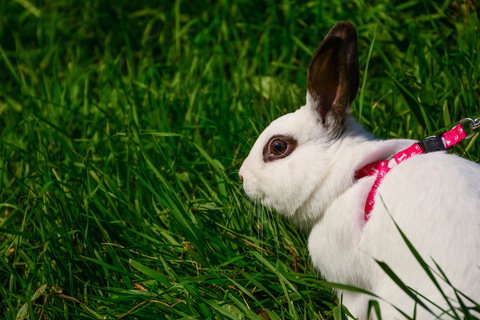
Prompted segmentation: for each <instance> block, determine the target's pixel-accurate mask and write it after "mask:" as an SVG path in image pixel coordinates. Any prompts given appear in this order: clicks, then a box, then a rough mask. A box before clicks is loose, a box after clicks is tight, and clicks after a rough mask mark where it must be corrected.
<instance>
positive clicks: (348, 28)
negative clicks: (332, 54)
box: [327, 21, 360, 103]
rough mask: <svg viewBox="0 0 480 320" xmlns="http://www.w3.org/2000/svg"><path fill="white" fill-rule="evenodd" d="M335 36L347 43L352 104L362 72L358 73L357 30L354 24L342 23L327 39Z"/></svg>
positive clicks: (330, 32) (334, 27)
mask: <svg viewBox="0 0 480 320" xmlns="http://www.w3.org/2000/svg"><path fill="white" fill-rule="evenodd" d="M329 36H335V37H339V38H342V39H343V41H345V45H346V49H347V73H348V82H349V84H350V85H349V87H350V103H352V102H353V100H354V99H355V97H356V95H357V91H358V83H359V81H360V72H359V71H358V49H357V30H355V27H354V26H353V24H351V23H350V22H347V21H340V22H339V23H337V24H336V25H334V26H333V28H332V29H330V31H329V32H328V35H327V37H329Z"/></svg>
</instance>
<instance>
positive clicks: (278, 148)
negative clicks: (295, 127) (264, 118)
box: [270, 140, 288, 155]
mask: <svg viewBox="0 0 480 320" xmlns="http://www.w3.org/2000/svg"><path fill="white" fill-rule="evenodd" d="M287 146H288V145H287V143H286V142H285V141H282V140H274V141H273V142H272V144H271V150H270V151H272V153H273V154H277V155H279V154H282V153H284V152H285V151H287Z"/></svg>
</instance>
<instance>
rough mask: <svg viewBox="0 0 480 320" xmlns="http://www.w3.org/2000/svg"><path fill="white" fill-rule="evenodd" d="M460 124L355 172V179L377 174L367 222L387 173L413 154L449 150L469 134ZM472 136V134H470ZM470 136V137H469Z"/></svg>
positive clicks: (366, 204)
mask: <svg viewBox="0 0 480 320" xmlns="http://www.w3.org/2000/svg"><path fill="white" fill-rule="evenodd" d="M461 122H463V120H462V121H460V124H458V125H457V126H455V127H454V128H453V129H452V130H450V131H447V132H445V133H440V134H438V135H436V136H432V137H429V138H427V139H425V140H423V141H420V142H416V143H414V144H413V145H411V146H410V147H408V148H407V149H405V150H403V151H400V152H398V153H396V154H394V155H392V156H390V157H389V158H388V159H386V160H381V161H378V162H374V163H371V164H369V165H366V166H365V167H363V168H361V169H360V170H358V171H357V172H355V179H356V180H358V179H361V178H363V177H370V176H376V177H377V178H376V179H375V183H374V184H373V186H372V189H371V190H370V192H369V193H368V197H367V202H366V203H365V216H364V219H365V222H367V221H368V219H369V218H370V213H371V212H372V210H373V206H374V205H375V195H376V194H377V189H378V187H380V184H381V183H382V182H383V179H385V175H386V174H387V173H388V172H389V171H390V170H391V169H392V168H393V167H394V166H396V165H398V164H400V163H401V162H402V161H405V160H407V159H410V158H411V157H413V156H416V155H418V154H422V153H429V152H434V151H441V150H447V149H448V148H450V147H451V146H453V145H455V144H457V143H458V142H460V141H461V140H463V139H465V138H466V137H467V135H466V134H465V130H464V129H463V127H462V124H461ZM469 137H470V136H469ZM467 138H468V137H467Z"/></svg>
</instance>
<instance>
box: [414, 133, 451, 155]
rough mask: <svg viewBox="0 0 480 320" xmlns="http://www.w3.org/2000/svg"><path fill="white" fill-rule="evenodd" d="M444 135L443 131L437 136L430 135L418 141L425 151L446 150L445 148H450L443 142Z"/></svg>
mask: <svg viewBox="0 0 480 320" xmlns="http://www.w3.org/2000/svg"><path fill="white" fill-rule="evenodd" d="M442 136H443V132H442V133H439V134H437V135H435V136H431V137H428V138H426V139H424V140H422V141H420V142H417V143H418V145H419V146H420V147H421V148H422V149H423V153H429V152H435V151H444V150H447V149H448V148H447V147H445V143H444V142H443V138H442Z"/></svg>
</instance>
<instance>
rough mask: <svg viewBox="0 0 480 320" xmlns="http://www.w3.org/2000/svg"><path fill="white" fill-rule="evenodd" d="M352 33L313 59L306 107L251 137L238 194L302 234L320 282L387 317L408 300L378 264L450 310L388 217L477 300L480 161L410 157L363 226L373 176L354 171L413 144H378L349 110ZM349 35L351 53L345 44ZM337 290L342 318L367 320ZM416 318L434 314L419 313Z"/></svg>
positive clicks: (410, 308) (361, 308)
mask: <svg viewBox="0 0 480 320" xmlns="http://www.w3.org/2000/svg"><path fill="white" fill-rule="evenodd" d="M352 28H353V26H351V25H350V24H348V23H339V24H337V25H336V26H335V27H334V28H332V30H331V31H330V33H329V35H327V37H326V38H325V40H324V43H323V44H322V45H321V46H320V47H319V49H318V50H317V52H316V54H315V56H314V58H313V59H312V64H311V66H310V69H309V78H308V80H309V90H308V91H307V99H306V100H307V103H306V105H305V106H303V107H301V108H300V109H298V110H297V111H295V112H294V113H290V114H287V115H284V116H282V117H280V118H279V119H277V120H275V121H273V122H272V123H271V124H270V125H269V126H268V127H267V128H266V129H265V130H264V132H263V133H262V134H261V135H260V136H259V138H258V139H257V141H256V142H255V144H254V146H253V148H252V150H251V151H250V154H249V156H248V157H247V159H246V160H245V161H244V163H243V165H242V168H241V169H240V172H239V174H240V177H241V179H242V180H243V186H244V190H245V192H246V193H247V195H248V196H249V197H251V198H253V199H255V200H257V201H259V202H261V203H262V204H263V205H265V206H267V207H270V208H274V209H276V210H277V211H278V212H279V213H281V214H283V215H285V216H286V217H287V218H289V219H290V220H292V221H293V222H294V223H295V224H296V225H297V226H299V227H300V228H303V229H305V230H307V231H308V232H309V234H310V235H309V238H308V250H309V253H310V256H311V259H312V263H313V267H314V268H315V269H316V270H318V271H319V272H320V273H321V274H322V276H323V277H324V278H325V279H326V280H327V281H330V282H336V283H342V284H347V285H352V286H356V287H360V288H363V289H365V290H368V291H371V292H373V293H374V294H376V295H377V296H379V297H381V298H382V299H384V300H385V301H387V302H388V303H385V302H383V301H380V306H381V312H382V316H383V319H396V318H398V319H400V318H403V316H401V314H400V313H399V312H398V311H397V310H396V309H395V308H393V307H392V306H391V305H390V304H389V303H391V304H393V305H394V306H396V307H397V308H399V309H400V310H402V311H404V312H405V313H406V314H409V315H410V316H413V312H414V308H415V302H414V300H413V299H412V298H410V297H408V296H407V295H406V294H405V293H404V292H403V291H402V290H401V289H400V288H399V286H398V285H397V284H395V283H394V282H393V281H392V280H391V279H390V277H389V276H388V275H387V274H386V273H385V272H384V271H383V270H382V269H381V268H380V266H379V265H378V263H377V262H376V261H375V260H378V261H383V262H385V263H386V264H387V265H388V266H389V267H390V268H391V269H392V270H393V271H394V272H395V273H396V275H397V276H398V277H399V278H400V279H401V280H402V281H403V282H404V283H405V284H406V285H408V286H409V287H411V288H412V289H414V290H416V291H418V292H419V293H420V294H422V295H424V296H425V297H427V298H428V299H430V300H431V301H432V302H434V303H435V304H437V305H438V306H440V307H441V308H443V309H445V310H449V307H448V304H447V303H446V301H445V299H444V298H443V296H442V295H441V293H440V292H439V290H438V289H437V288H436V287H435V285H434V284H433V282H432V281H431V280H430V279H429V278H428V276H427V274H426V272H425V271H424V270H423V269H422V268H421V266H420V264H419V263H418V262H417V261H416V259H415V258H414V256H413V254H412V253H411V251H410V250H409V248H408V247H407V245H406V243H405V241H404V240H403V239H402V237H401V235H400V232H399V231H398V230H397V227H396V226H395V224H394V222H393V221H395V222H396V223H397V224H398V226H399V228H400V229H401V230H402V231H403V232H404V233H405V235H406V237H407V238H408V239H409V241H411V243H412V244H413V246H414V247H415V248H416V250H417V251H418V252H419V253H420V255H421V256H422V258H423V259H424V260H425V261H426V262H427V263H428V264H429V265H430V266H433V268H434V269H435V270H437V269H436V268H435V265H434V262H433V260H434V261H435V262H436V263H437V264H438V265H439V266H440V267H441V268H442V271H443V272H444V273H445V275H446V277H447V278H448V280H449V281H450V282H451V284H452V285H453V286H454V287H455V288H457V289H459V290H460V291H461V292H463V293H464V294H466V295H467V296H469V297H470V298H472V299H473V300H476V301H480V270H479V266H480V165H479V164H476V163H474V162H471V161H468V160H466V159H463V158H460V157H458V156H456V155H452V154H447V153H446V152H434V153H428V154H421V155H418V156H415V157H413V158H410V159H408V160H406V161H404V162H402V163H401V164H399V165H397V166H395V167H394V168H392V169H391V170H390V172H389V173H388V174H387V175H386V178H385V180H384V181H383V183H382V184H381V185H380V187H379V188H378V191H377V195H376V198H375V200H376V204H375V207H374V210H373V211H372V212H371V214H370V219H369V220H368V221H367V222H366V221H365V220H364V212H365V211H364V210H365V201H366V199H367V195H368V193H369V191H370V189H371V188H372V185H373V183H374V180H375V177H366V178H362V179H360V180H358V181H355V180H354V175H355V171H356V170H358V169H360V168H362V167H363V166H365V165H367V164H369V163H373V162H376V161H379V160H383V159H386V158H387V157H388V156H390V155H392V154H395V153H397V152H399V151H401V150H404V149H406V148H408V147H409V146H411V145H412V144H413V141H411V140H379V139H375V138H374V137H373V136H372V135H371V134H369V133H367V132H366V131H365V130H364V129H363V128H362V127H361V126H360V125H359V124H358V123H357V122H356V121H355V120H354V119H353V118H352V117H351V116H350V115H349V112H348V111H346V110H347V106H348V105H349V103H351V101H352V100H353V98H354V97H355V94H356V88H354V86H351V85H350V84H351V81H352V78H355V76H357V77H358V70H355V64H354V62H355V61H353V62H352V61H351V60H352V59H354V58H355V57H354V58H351V56H349V52H353V51H355V53H356V34H355V33H354V32H355V29H354V28H353V31H352ZM352 32H353V34H354V36H355V37H354V38H355V46H354V50H353V49H352V47H348V43H351V41H352V40H351V39H353V36H352ZM332 38H334V39H333V40H332ZM338 39H341V40H342V41H343V42H342V41H340V40H338ZM345 43H347V44H345ZM322 46H323V47H322ZM338 48H340V49H338ZM344 52H346V54H345V55H344V56H342V54H343V53H344ZM337 56H339V57H340V58H337ZM317 58H318V59H317ZM329 59H330V60H331V59H338V60H339V61H340V62H338V65H340V66H342V65H343V66H344V68H343V67H340V69H339V70H337V69H331V68H335V64H333V63H330V62H331V61H330V60H329ZM349 59H350V60H349ZM317 61H319V62H317ZM325 61H326V62H325ZM335 61H337V60H335ZM335 61H334V62H335ZM331 65H334V67H330V66H331ZM352 65H353V67H351V66H352ZM329 68H330V69H329ZM342 68H343V69H342ZM356 68H357V69H358V62H357V66H356ZM325 70H326V71H325ZM332 70H333V71H332ZM334 72H337V73H338V74H339V75H340V76H339V77H337V78H334V79H333V80H331V82H332V83H334V85H331V83H330V82H326V81H323V80H321V79H320V77H327V76H330V75H331V74H332V73H334ZM355 72H357V73H355ZM316 73H320V75H317V74H316ZM319 79H320V80H319ZM312 83H320V84H319V85H317V86H316V87H315V84H312ZM357 87H358V82H357ZM345 88H346V89H345ZM352 88H353V89H352ZM342 90H343V91H342ZM352 91H354V92H353V94H352ZM332 92H333V93H332ZM345 104H346V105H347V106H345ZM432 259H433V260H432ZM438 282H439V283H440V285H441V286H442V288H443V289H444V290H445V291H444V292H445V293H446V295H447V297H449V298H452V299H454V300H455V301H456V300H457V299H455V294H454V292H453V290H452V289H451V288H450V287H449V286H448V285H447V284H446V283H445V281H443V280H441V279H440V278H438ZM341 293H342V294H343V303H344V305H346V306H347V307H348V308H349V310H350V312H351V313H352V314H353V315H355V316H356V317H359V319H366V318H367V306H368V300H370V299H372V297H371V296H368V295H364V294H358V293H352V292H348V291H343V292H340V291H339V294H341ZM422 301H424V302H425V303H426V304H427V305H428V307H429V308H431V310H432V311H433V312H434V313H435V314H437V315H441V312H440V311H439V309H437V308H435V307H434V306H432V305H431V304H429V303H428V302H426V301H425V300H422ZM463 301H464V302H465V303H466V304H467V305H471V304H470V303H467V301H466V299H463ZM452 304H453V305H454V307H458V304H456V303H453V302H452ZM416 315H417V318H418V319H435V318H436V317H435V316H433V315H432V314H431V313H429V312H428V311H426V310H425V309H424V308H422V307H420V306H417V307H416Z"/></svg>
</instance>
